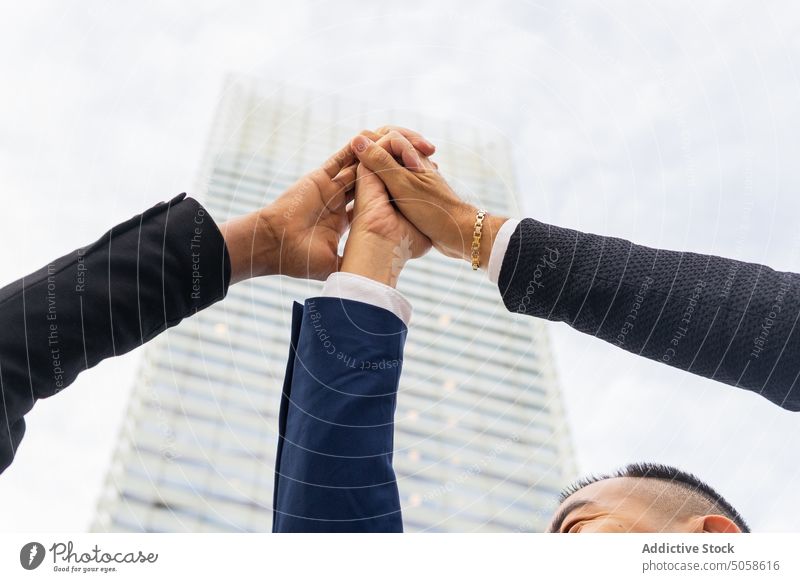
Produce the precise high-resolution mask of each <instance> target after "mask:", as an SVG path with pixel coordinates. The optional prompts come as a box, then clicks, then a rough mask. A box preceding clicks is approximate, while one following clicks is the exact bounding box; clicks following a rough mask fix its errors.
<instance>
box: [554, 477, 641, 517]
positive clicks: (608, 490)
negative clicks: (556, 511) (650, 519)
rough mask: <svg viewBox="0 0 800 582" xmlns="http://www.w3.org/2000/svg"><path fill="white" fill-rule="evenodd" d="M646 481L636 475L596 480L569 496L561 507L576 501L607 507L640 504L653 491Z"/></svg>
mask: <svg viewBox="0 0 800 582" xmlns="http://www.w3.org/2000/svg"><path fill="white" fill-rule="evenodd" d="M644 481H645V480H644V479H638V478H634V477H613V478H611V479H603V480H602V481H596V482H594V483H591V484H589V485H587V486H586V487H583V488H581V489H580V490H578V491H576V492H575V493H573V494H572V495H570V496H569V497H567V498H566V499H565V500H564V502H563V503H562V504H561V507H565V506H567V505H569V504H571V503H574V502H589V503H590V504H591V506H592V507H600V508H606V509H613V508H617V507H619V506H620V505H627V504H632V503H637V504H638V503H641V502H642V501H643V500H645V499H646V498H647V497H649V495H648V494H649V493H650V492H651V491H650V487H648V486H647V484H646V483H645V482H644Z"/></svg>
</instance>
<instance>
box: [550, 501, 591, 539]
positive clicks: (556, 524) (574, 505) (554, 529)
mask: <svg viewBox="0 0 800 582" xmlns="http://www.w3.org/2000/svg"><path fill="white" fill-rule="evenodd" d="M591 503H592V502H591V501H590V500H588V499H582V500H581V499H578V500H575V501H572V502H570V503H567V504H566V505H565V506H564V507H563V508H562V509H561V510H560V511H559V512H558V513H557V514H556V517H555V519H553V523H552V525H551V526H550V529H549V530H548V533H558V532H560V531H561V526H562V525H563V524H564V520H565V519H567V516H568V515H569V514H570V513H572V512H573V511H575V510H576V509H578V508H580V507H583V506H584V505H590V504H591Z"/></svg>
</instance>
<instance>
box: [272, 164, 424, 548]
mask: <svg viewBox="0 0 800 582" xmlns="http://www.w3.org/2000/svg"><path fill="white" fill-rule="evenodd" d="M429 247H430V242H429V241H428V240H427V239H426V238H425V237H424V236H423V235H421V234H420V233H419V232H418V231H417V230H416V229H415V228H414V227H413V226H411V224H410V223H408V222H407V221H406V220H405V219H404V218H402V216H401V215H400V214H399V213H398V212H397V211H396V210H395V209H394V208H393V207H392V205H391V204H390V202H389V197H388V195H387V194H386V191H385V189H384V188H383V184H382V183H381V181H380V180H379V179H378V178H377V177H375V176H374V175H371V174H369V173H368V172H364V171H363V168H362V169H360V170H359V180H358V181H357V186H356V197H355V208H354V212H353V222H352V228H351V231H350V236H349V238H348V241H347V246H346V248H345V253H344V261H343V263H342V272H341V273H334V274H333V275H331V277H330V278H329V279H328V281H327V282H326V284H325V288H324V290H323V296H322V297H318V298H315V299H309V300H308V301H306V303H305V305H304V306H303V307H301V306H300V305H295V308H294V321H293V326H292V327H293V331H292V346H291V351H290V357H289V364H288V366H287V372H286V380H285V383H284V389H283V396H282V399H281V410H280V423H279V433H280V438H279V444H278V452H277V455H276V463H275V497H274V503H273V507H274V513H273V531H275V532H399V531H402V528H403V523H402V517H401V510H400V498H399V494H398V488H397V482H396V480H395V475H394V470H393V469H392V453H393V442H394V438H393V433H394V411H395V402H396V395H397V386H398V382H399V380H400V371H401V367H402V362H403V346H404V344H405V338H406V324H407V322H408V319H409V317H410V314H411V307H410V305H409V304H408V303H407V302H406V301H405V299H403V297H402V296H401V295H400V294H399V293H398V292H397V291H396V290H395V289H394V286H395V284H396V282H397V278H398V277H399V275H400V271H401V270H402V268H403V266H404V264H405V262H406V261H407V260H408V259H410V258H413V257H417V256H420V255H422V254H423V253H425V252H426V251H427V250H428V248H429Z"/></svg>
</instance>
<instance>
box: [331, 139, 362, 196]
mask: <svg viewBox="0 0 800 582" xmlns="http://www.w3.org/2000/svg"><path fill="white" fill-rule="evenodd" d="M347 147H350V146H349V145H348V146H347ZM351 151H352V150H351ZM355 181H356V164H355V163H352V164H350V165H349V166H347V167H346V168H344V169H342V170H341V171H340V172H339V173H338V174H336V175H335V176H334V177H333V178H332V179H331V182H333V183H334V184H336V185H337V186H338V189H337V193H339V192H347V191H348V190H350V189H351V188H352V187H353V184H354V183H355Z"/></svg>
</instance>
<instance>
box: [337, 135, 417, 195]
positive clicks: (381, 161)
mask: <svg viewBox="0 0 800 582" xmlns="http://www.w3.org/2000/svg"><path fill="white" fill-rule="evenodd" d="M350 147H352V148H353V153H355V155H356V157H357V158H358V161H359V162H361V163H362V164H363V165H364V167H365V168H366V169H368V170H370V171H371V172H374V173H375V174H377V175H378V177H379V178H380V179H381V180H382V181H383V182H384V183H385V184H386V185H387V186H388V187H389V190H391V189H392V186H395V185H399V180H400V178H401V176H402V175H403V174H404V173H405V172H407V171H408V170H406V169H405V168H404V167H403V166H401V165H400V164H399V163H397V161H396V160H395V159H394V158H393V157H392V155H391V154H390V153H389V152H387V151H386V150H385V149H383V148H382V147H381V146H379V145H377V144H376V143H375V142H374V141H372V140H371V139H369V138H368V137H366V136H363V135H357V136H356V137H354V138H353V140H352V141H351V142H350Z"/></svg>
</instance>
